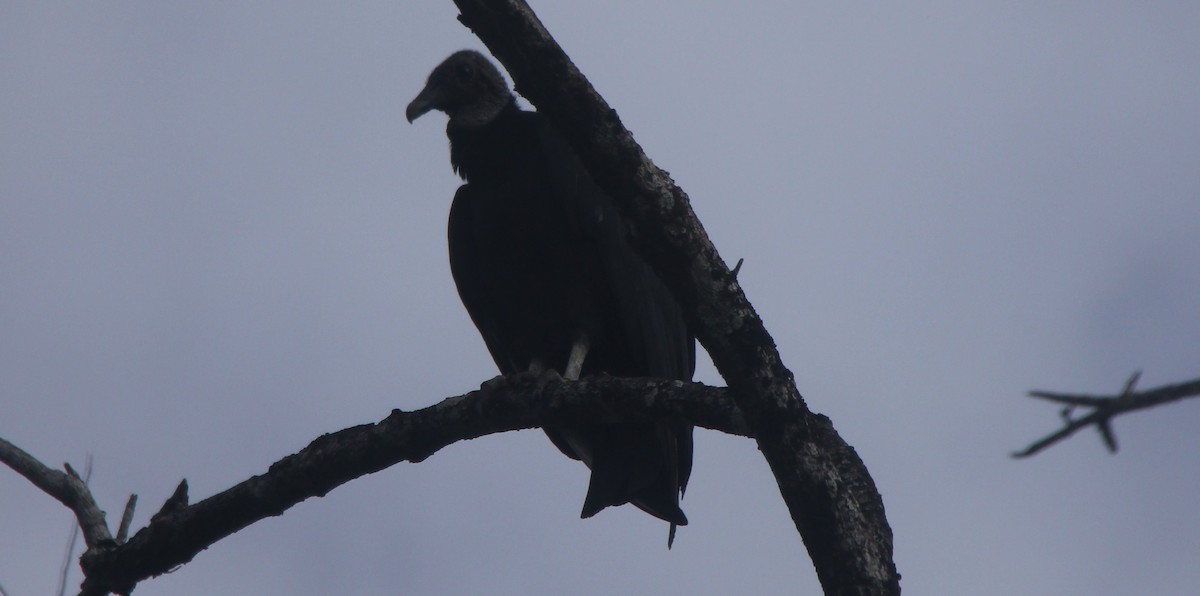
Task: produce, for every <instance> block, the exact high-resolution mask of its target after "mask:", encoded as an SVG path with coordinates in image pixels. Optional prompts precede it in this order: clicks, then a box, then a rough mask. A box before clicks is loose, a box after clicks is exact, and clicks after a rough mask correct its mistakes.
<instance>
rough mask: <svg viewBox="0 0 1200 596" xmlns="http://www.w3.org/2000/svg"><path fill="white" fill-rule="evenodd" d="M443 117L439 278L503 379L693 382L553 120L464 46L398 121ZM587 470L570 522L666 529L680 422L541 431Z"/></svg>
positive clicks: (610, 213) (671, 320)
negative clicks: (544, 375) (627, 508)
mask: <svg viewBox="0 0 1200 596" xmlns="http://www.w3.org/2000/svg"><path fill="white" fill-rule="evenodd" d="M430 110H440V111H442V112H445V113H446V115H447V116H449V122H448V123H447V125H446V136H447V137H449V139H450V163H451V165H452V166H453V168H454V171H455V172H457V173H458V174H459V175H460V176H461V177H462V178H463V180H464V181H465V182H466V183H465V184H463V185H462V186H460V187H459V188H458V192H457V193H455V195H454V202H453V203H452V205H451V207H450V223H449V233H448V236H449V242H450V270H451V272H452V273H453V275H454V282H455V284H456V285H457V286H458V295H459V297H461V298H462V302H463V305H464V306H466V308H467V312H468V313H470V315H471V320H472V321H474V323H475V326H476V327H477V328H478V329H479V333H480V335H482V336H483V341H484V343H486V344H487V348H488V351H489V352H491V354H492V358H493V359H494V360H495V361H496V366H497V367H499V369H500V372H501V373H503V374H511V373H518V372H525V371H532V372H535V373H539V372H542V371H545V370H547V369H552V370H554V371H558V372H559V373H561V374H562V376H563V377H565V378H568V379H578V378H580V377H586V376H588V375H596V374H601V373H603V374H608V375H612V376H620V377H657V378H667V379H682V380H685V381H688V380H691V378H692V373H693V370H694V369H695V356H696V353H695V350H696V347H695V340H694V337H693V335H692V334H691V332H690V331H689V330H688V328H687V325H686V324H685V323H684V320H683V315H682V313H681V312H680V309H679V305H678V304H677V303H676V302H675V300H674V299H673V298H672V297H671V294H670V293H669V292H668V291H667V288H666V287H665V286H664V285H663V283H662V281H661V280H659V278H658V277H657V276H656V275H655V274H654V272H653V271H652V270H651V269H650V267H649V266H648V265H647V264H646V263H645V262H644V261H643V260H642V259H641V258H640V257H639V256H638V255H637V254H636V253H635V252H634V251H633V249H632V248H631V247H630V245H629V243H628V240H627V238H626V233H625V227H624V225H623V224H622V221H621V218H620V216H619V214H618V213H617V211H616V208H615V206H614V205H613V202H612V199H611V198H609V197H608V196H606V195H605V194H604V192H603V191H601V190H600V188H599V187H598V186H597V185H596V183H595V181H594V180H593V179H592V177H591V176H590V175H589V174H588V172H587V170H586V169H585V168H584V167H583V164H582V163H581V162H580V161H579V158H578V156H577V155H576V154H575V152H574V151H573V150H572V149H571V147H570V145H568V144H567V142H566V140H565V139H564V138H563V137H562V136H561V135H560V134H559V133H558V132H557V131H556V130H555V129H554V127H553V125H551V124H550V122H549V121H548V120H547V119H546V118H545V117H543V116H542V115H541V114H538V113H536V112H528V111H524V110H522V109H520V108H519V107H518V106H517V103H516V98H515V97H514V96H513V94H512V92H511V91H509V88H508V84H507V83H506V82H505V80H504V77H503V76H502V75H501V74H500V71H499V70H498V69H497V68H496V67H495V66H493V65H492V63H491V62H490V61H489V60H488V59H487V58H485V57H484V56H483V55H482V54H480V53H479V52H475V51H472V50H462V51H459V52H456V53H454V54H452V55H451V56H450V57H449V58H446V60H445V61H444V62H442V63H441V64H440V65H438V66H437V68H435V69H434V70H433V72H432V73H431V74H430V75H429V79H428V81H427V82H426V84H425V88H424V89H422V90H421V92H420V94H418V95H417V97H416V99H413V101H412V103H410V104H408V109H407V110H406V111H405V115H406V116H407V118H408V121H409V122H412V121H413V120H415V119H417V118H418V117H420V116H421V115H422V114H425V113H426V112H429V111H430ZM545 431H546V434H547V435H549V437H550V440H551V441H553V442H554V444H555V446H557V447H558V448H559V449H560V450H561V451H562V452H563V453H564V454H566V455H567V456H568V457H571V458H573V459H577V460H582V461H583V462H584V463H585V464H587V466H588V467H589V468H591V470H592V476H591V482H590V484H589V486H588V492H587V496H586V497H585V499H584V503H583V512H582V514H581V517H585V518H586V517H591V516H592V515H595V514H596V513H597V512H598V511H600V510H601V509H604V508H605V507H608V506H616V505H623V504H625V503H633V504H634V505H635V506H637V507H638V508H640V509H642V510H643V511H645V512H647V513H649V514H650V515H653V516H655V517H658V518H660V519H663V520H665V521H668V522H670V523H671V528H670V533H669V538H668V543H667V545H668V546H670V544H671V541H672V540H673V538H674V535H675V526H682V525H685V524H687V517H685V516H684V514H683V511H682V510H681V509H680V508H679V497H680V496H681V495H682V494H683V491H684V489H685V488H686V486H687V481H688V476H689V475H690V474H691V469H692V426H691V425H690V424H686V423H683V422H679V421H673V420H659V421H653V422H645V423H638V424H602V423H596V424H581V425H571V426H569V427H565V426H553V427H546V428H545Z"/></svg>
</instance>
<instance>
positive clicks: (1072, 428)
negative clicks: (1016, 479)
mask: <svg viewBox="0 0 1200 596" xmlns="http://www.w3.org/2000/svg"><path fill="white" fill-rule="evenodd" d="M1141 374H1142V373H1141V371H1137V372H1135V373H1133V375H1131V376H1130V377H1129V380H1127V381H1126V382H1125V386H1124V387H1123V388H1122V389H1121V392H1120V393H1118V394H1117V395H1111V396H1102V395H1079V394H1068V393H1053V392H1049V391H1030V392H1029V395H1030V396H1031V397H1036V398H1039V399H1045V400H1049V401H1052V402H1057V403H1062V404H1067V405H1068V406H1070V408H1068V409H1066V410H1064V412H1063V422H1064V425H1063V427H1062V428H1060V429H1059V430H1057V431H1055V432H1053V433H1051V434H1049V435H1047V436H1045V437H1043V438H1042V439H1039V440H1038V441H1036V442H1034V443H1033V444H1032V445H1030V446H1028V447H1026V448H1025V449H1022V450H1021V451H1016V452H1013V453H1012V454H1011V455H1012V457H1015V458H1022V457H1029V456H1031V455H1033V454H1035V453H1037V452H1039V451H1041V450H1043V449H1045V448H1046V447H1049V446H1051V445H1053V444H1055V443H1057V442H1059V441H1061V440H1063V439H1065V438H1067V437H1069V436H1071V435H1073V434H1075V432H1076V431H1078V430H1079V429H1081V428H1086V427H1088V426H1092V425H1095V426H1096V429H1097V430H1098V431H1099V432H1100V437H1101V439H1102V440H1103V441H1104V445H1105V447H1107V448H1108V450H1109V451H1110V452H1112V453H1116V451H1117V437H1116V434H1115V433H1114V432H1113V430H1112V419H1113V418H1114V417H1116V416H1118V415H1120V414H1124V413H1126V412H1132V411H1135V410H1144V409H1146V408H1152V407H1154V406H1158V405H1162V404H1165V403H1170V402H1173V401H1179V400H1181V399H1185V398H1188V397H1195V396H1197V395H1200V379H1196V380H1194V381H1188V382H1186V383H1178V384H1175V385H1164V386H1162V387H1156V388H1154V389H1150V390H1148V391H1136V387H1137V382H1138V379H1139V378H1140V377H1141ZM1076 406H1078V407H1087V408H1092V411H1091V412H1089V413H1088V414H1087V415H1085V416H1083V417H1081V418H1072V417H1071V408H1074V407H1076Z"/></svg>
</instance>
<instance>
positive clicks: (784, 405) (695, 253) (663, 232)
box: [455, 0, 900, 594]
mask: <svg viewBox="0 0 1200 596" xmlns="http://www.w3.org/2000/svg"><path fill="white" fill-rule="evenodd" d="M455 4H456V5H457V6H458V8H459V11H460V12H461V15H460V17H459V20H460V21H462V23H463V24H464V25H466V26H467V27H469V28H470V29H471V30H472V31H473V32H474V33H475V35H476V36H478V37H479V38H480V39H481V40H482V41H483V43H484V44H485V45H486V46H487V47H488V49H490V50H491V52H492V54H493V55H494V56H495V57H496V58H497V59H499V60H500V62H501V63H503V64H504V66H505V67H506V68H507V70H508V72H509V74H510V75H511V76H512V78H513V81H514V83H515V87H516V89H517V91H518V92H519V93H521V95H523V96H524V97H525V98H526V99H528V100H529V101H530V102H531V103H532V104H533V105H535V106H536V107H537V108H538V111H539V112H541V113H543V114H545V115H546V116H547V117H548V118H549V119H550V120H551V121H552V122H553V123H554V124H555V126H556V127H557V128H558V129H559V131H560V132H562V133H563V134H564V135H565V136H566V137H567V139H568V141H569V142H570V143H571V145H572V146H573V147H574V149H575V150H576V151H577V152H578V153H579V154H580V156H581V158H582V160H583V162H584V164H585V165H586V166H587V168H588V170H589V172H590V173H591V174H592V176H593V177H594V178H595V179H596V181H597V182H598V183H599V184H600V186H601V187H602V188H604V189H605V190H606V191H607V192H608V193H609V194H610V195H611V196H612V197H614V199H615V200H616V202H617V204H618V207H619V208H620V209H621V210H622V212H623V214H624V215H625V217H626V218H627V219H628V221H629V222H630V223H631V224H632V235H633V240H634V243H635V244H636V246H637V248H638V250H639V251H640V252H641V253H642V255H643V256H644V257H645V258H646V259H647V260H648V261H649V262H650V264H651V265H652V266H653V267H654V269H655V271H656V272H658V274H659V275H660V276H661V277H662V278H663V280H664V281H665V282H666V283H667V285H668V287H670V289H671V291H672V293H674V294H675V296H676V298H677V299H678V300H679V302H680V303H681V304H682V305H683V308H684V311H685V313H686V314H687V316H688V320H689V324H690V325H691V326H692V328H693V329H695V331H696V334H697V337H698V338H699V340H700V342H701V343H702V344H703V346H704V347H705V349H706V350H708V353H709V355H711V356H712V359H713V362H714V363H715V364H716V365H717V369H718V370H719V371H720V372H721V375H722V376H723V377H724V379H725V381H726V383H728V385H729V387H730V389H731V391H732V395H733V396H734V399H735V400H736V402H737V404H738V406H739V407H740V408H741V410H742V411H743V412H744V413H745V414H746V420H747V422H748V424H749V425H750V428H751V429H753V431H754V434H755V436H756V438H757V441H758V446H759V449H760V450H761V451H762V452H763V454H764V455H765V456H766V458H767V462H768V463H769V464H770V466H771V470H772V471H773V472H774V474H775V478H776V481H777V482H778V484H779V488H780V492H781V493H782V495H783V499H784V501H785V502H786V503H787V505H788V509H789V510H790V512H791V515H792V520H793V522H794V523H795V525H796V528H797V529H798V530H799V532H800V535H801V537H802V538H803V540H804V544H805V546H806V547H807V549H808V552H809V556H810V557H811V558H812V561H813V564H814V566H815V567H816V571H817V575H818V577H819V579H820V581H821V585H822V586H823V588H824V590H825V592H826V593H827V594H896V593H899V591H900V585H899V574H898V573H897V571H896V567H895V564H894V563H893V562H892V532H891V528H890V527H889V526H888V523H887V519H886V517H885V515H884V509H883V500H882V498H881V497H880V496H879V492H878V491H877V489H876V488H875V484H874V481H873V480H872V479H871V476H870V474H869V473H868V472H867V468H866V466H865V465H864V464H863V462H862V460H861V459H859V457H858V455H857V453H855V451H854V449H853V448H852V447H850V446H849V445H848V444H847V443H846V442H845V441H843V440H842V438H841V437H840V436H838V434H837V433H836V432H834V431H833V427H832V426H831V425H827V424H816V415H815V414H813V413H812V412H811V411H809V410H808V407H807V406H806V405H805V403H804V400H803V398H802V397H801V395H800V392H799V391H798V390H797V388H796V385H795V382H794V380H793V377H792V373H791V371H789V370H788V369H787V368H786V367H785V366H784V365H783V363H782V361H781V359H780V356H779V352H778V351H777V350H776V347H775V343H774V340H773V339H772V338H771V335H770V334H769V333H768V332H767V330H766V327H765V326H764V325H763V322H762V320H761V319H759V317H758V315H757V314H756V313H755V311H754V309H753V307H752V306H751V305H750V302H749V301H748V300H747V299H746V296H745V294H743V293H742V289H741V287H740V286H739V285H738V284H737V281H736V278H735V275H734V274H733V273H732V272H731V271H730V270H729V268H728V267H727V266H726V264H725V262H724V260H722V259H721V256H720V255H719V254H717V251H716V248H714V246H713V244H712V242H711V241H710V240H709V238H708V235H707V234H706V233H705V231H704V228H703V227H702V226H701V225H700V222H699V220H697V218H696V215H695V213H693V211H692V208H691V205H690V202H689V200H688V197H687V195H686V194H685V193H684V192H683V190H681V189H680V188H679V187H678V186H676V185H675V183H674V181H672V180H671V178H670V177H669V176H668V175H667V174H666V172H663V171H662V170H660V169H659V168H658V167H657V166H655V165H654V163H653V162H652V161H650V159H649V158H648V157H647V156H646V155H645V153H644V152H643V151H642V149H641V147H640V146H639V145H638V144H637V142H636V141H634V139H633V136H632V135H631V134H630V133H629V131H628V130H626V129H625V127H624V126H623V125H622V124H621V120H620V118H619V117H618V116H617V113H616V111H615V110H613V109H612V108H611V107H609V105H608V104H607V103H606V102H605V101H604V99H603V98H602V97H601V96H600V95H599V93H597V92H596V90H595V89H593V88H592V86H591V83H589V82H588V80H587V79H586V78H585V77H584V76H583V74H582V73H581V72H579V70H578V69H577V68H576V67H575V65H574V64H573V63H572V62H571V60H570V59H569V58H568V57H567V55H566V54H565V53H564V52H563V50H562V49H561V48H560V47H559V46H558V43H557V42H556V41H555V40H554V39H553V38H552V37H551V35H550V33H549V32H547V31H546V29H545V28H544V27H543V26H542V24H541V22H540V21H538V19H537V16H536V15H534V14H533V11H532V10H531V9H530V8H529V7H528V6H527V5H526V4H525V3H524V2H523V1H522V0H455ZM730 175H737V173H736V172H730Z"/></svg>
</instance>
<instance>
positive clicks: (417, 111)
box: [404, 85, 438, 124]
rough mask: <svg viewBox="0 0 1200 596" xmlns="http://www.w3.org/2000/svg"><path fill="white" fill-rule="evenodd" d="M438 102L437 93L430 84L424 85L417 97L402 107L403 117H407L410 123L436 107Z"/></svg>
mask: <svg viewBox="0 0 1200 596" xmlns="http://www.w3.org/2000/svg"><path fill="white" fill-rule="evenodd" d="M437 102H438V93H437V91H436V90H435V89H433V88H432V87H431V86H429V85H426V86H425V88H424V89H422V90H421V92H420V93H418V94H417V97H416V98H414V99H413V100H412V102H410V103H409V104H408V107H407V108H405V109H404V117H405V118H408V123H409V124H412V122H413V120H416V119H417V118H420V117H421V116H422V115H424V114H425V113H426V112H428V111H430V110H433V109H436V108H437Z"/></svg>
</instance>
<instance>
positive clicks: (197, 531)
mask: <svg viewBox="0 0 1200 596" xmlns="http://www.w3.org/2000/svg"><path fill="white" fill-rule="evenodd" d="M672 417H675V418H680V419H684V420H687V421H688V422H691V423H693V424H695V425H697V426H702V427H705V428H710V429H714V430H719V431H722V432H726V433H730V434H735V435H741V436H748V435H749V434H750V430H749V428H748V427H747V425H746V422H745V420H744V418H743V416H742V414H741V412H740V411H739V410H738V409H737V406H735V405H734V403H733V401H732V400H730V399H729V397H728V394H727V390H726V389H722V388H716V387H708V386H706V385H702V384H698V383H684V382H682V381H665V380H648V379H619V378H613V377H593V378H588V379H584V380H580V381H563V380H562V379H560V378H558V377H557V375H554V374H552V373H548V374H546V375H542V376H540V377H534V376H531V375H516V376H514V377H497V378H496V379H494V380H492V381H489V382H488V383H485V384H484V386H483V387H482V388H480V389H479V390H478V391H473V392H471V393H468V394H465V395H460V396H457V397H451V398H448V399H445V400H443V401H442V402H441V403H438V404H436V405H433V406H429V407H427V408H423V409H421V410H416V411H414V412H403V411H400V410H395V411H393V412H392V414H391V415H389V416H388V417H387V418H385V419H383V420H382V421H380V422H378V423H375V424H364V425H361V426H355V427H351V428H347V429H344V430H341V431H338V432H335V433H331V434H327V435H324V436H322V437H319V438H317V439H316V440H314V441H313V442H312V443H311V444H309V445H308V446H307V447H305V448H304V449H302V450H301V451H299V452H297V453H295V454H293V455H290V456H288V457H285V458H283V459H281V460H279V461H278V462H275V463H274V464H272V465H271V466H270V468H269V469H268V470H267V471H266V472H265V473H264V474H261V475H259V476H255V477H253V478H250V479H248V480H246V481H244V482H242V483H240V484H237V485H236V486H233V487H231V488H229V489H227V490H225V491H224V492H221V493H219V494H216V495H213V496H212V497H209V498H207V499H204V500H202V501H200V502H198V503H195V504H191V505H189V504H188V499H187V488H186V486H187V485H186V481H184V482H182V483H180V486H179V488H178V489H177V490H176V492H175V494H174V495H172V497H171V499H169V500H168V503H167V505H165V506H164V507H163V508H162V510H160V511H159V512H158V513H157V514H155V515H154V516H153V517H152V518H151V521H150V524H149V525H148V526H146V527H144V528H142V529H141V530H139V531H138V532H137V533H135V534H134V535H133V536H131V537H130V538H129V540H128V541H126V542H124V543H122V544H118V543H117V541H115V540H113V539H112V538H111V537H110V536H109V534H108V528H107V526H106V525H105V523H104V513H103V512H102V511H100V510H99V507H97V506H96V504H95V500H94V499H92V497H91V494H90V493H89V492H87V487H86V486H82V483H79V484H78V485H76V484H75V481H74V480H73V479H71V478H70V477H69V476H68V475H67V474H64V473H62V472H56V471H54V470H51V469H50V468H47V467H46V466H44V465H42V464H41V463H40V462H38V461H37V460H36V459H35V458H34V457H33V456H31V455H29V454H28V453H25V452H24V451H22V450H20V449H19V448H17V447H16V446H15V445H12V444H11V443H9V442H7V441H4V440H3V439H0V461H3V462H4V463H5V464H8V465H9V466H10V467H12V468H13V469H15V470H17V471H18V472H20V473H21V474H22V475H24V476H25V477H26V478H29V479H30V481H31V482H33V483H34V484H35V485H37V486H38V487H39V488H41V489H42V490H44V491H45V492H47V493H49V494H51V495H52V496H54V497H55V498H57V499H59V500H60V501H62V502H63V503H64V504H66V505H67V506H68V507H70V508H71V509H72V511H75V513H76V516H78V517H80V518H81V524H84V522H83V520H84V519H87V520H89V521H87V522H86V524H84V525H86V526H87V527H90V528H92V529H91V530H89V532H87V533H85V536H88V535H90V536H91V538H88V539H87V544H88V550H87V552H85V553H84V554H83V557H82V558H81V566H82V568H83V572H84V582H83V589H82V592H81V593H83V594H107V593H110V592H112V593H117V594H127V593H129V592H130V591H131V590H133V588H134V587H135V586H136V585H137V583H138V582H140V581H142V580H144V579H147V578H150V577H154V576H157V575H161V574H163V573H166V572H167V571H169V570H171V569H172V568H174V567H177V566H179V565H182V564H184V563H187V562H188V561H190V560H192V558H193V557H195V556H196V554H198V553H199V552H200V551H202V550H204V549H206V548H208V547H209V546H211V545H212V544H214V543H216V542H217V541H218V540H220V539H222V538H224V537H226V536H229V535H230V534H233V533H234V532H237V531H238V530H240V529H242V528H244V527H246V526H248V525H250V524H252V523H254V522H256V521H258V520H261V519H265V518H267V517H271V516H276V515H280V514H282V513H283V512H284V511H286V510H287V509H288V508H290V507H291V506H293V505H295V504H297V503H299V502H301V501H303V500H305V499H308V498H310V497H320V496H324V495H325V494H326V493H328V492H329V491H330V490H333V489H334V488H336V487H338V486H340V485H342V484H345V483H346V482H349V481H351V480H353V479H355V478H358V477H360V476H364V475H366V474H370V473H372V472H377V471H379V470H382V469H384V468H387V467H388V466H391V465H393V464H396V463H398V462H401V461H410V462H419V461H422V460H424V459H426V458H428V457H429V456H431V455H433V454H434V453H436V452H437V451H438V450H440V449H441V448H443V447H445V446H447V445H450V444H452V443H454V442H457V441H462V440H466V439H474V438H477V437H481V436H484V435H488V434H493V433H498V432H505V431H510V430H518V429H525V428H537V427H541V426H543V425H546V424H564V423H579V422H584V421H587V422H597V421H599V422H635V421H641V420H648V419H653V418H672ZM80 503H83V504H84V505H83V506H81V505H80ZM95 519H98V520H99V521H98V522H97V521H91V520H95Z"/></svg>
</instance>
